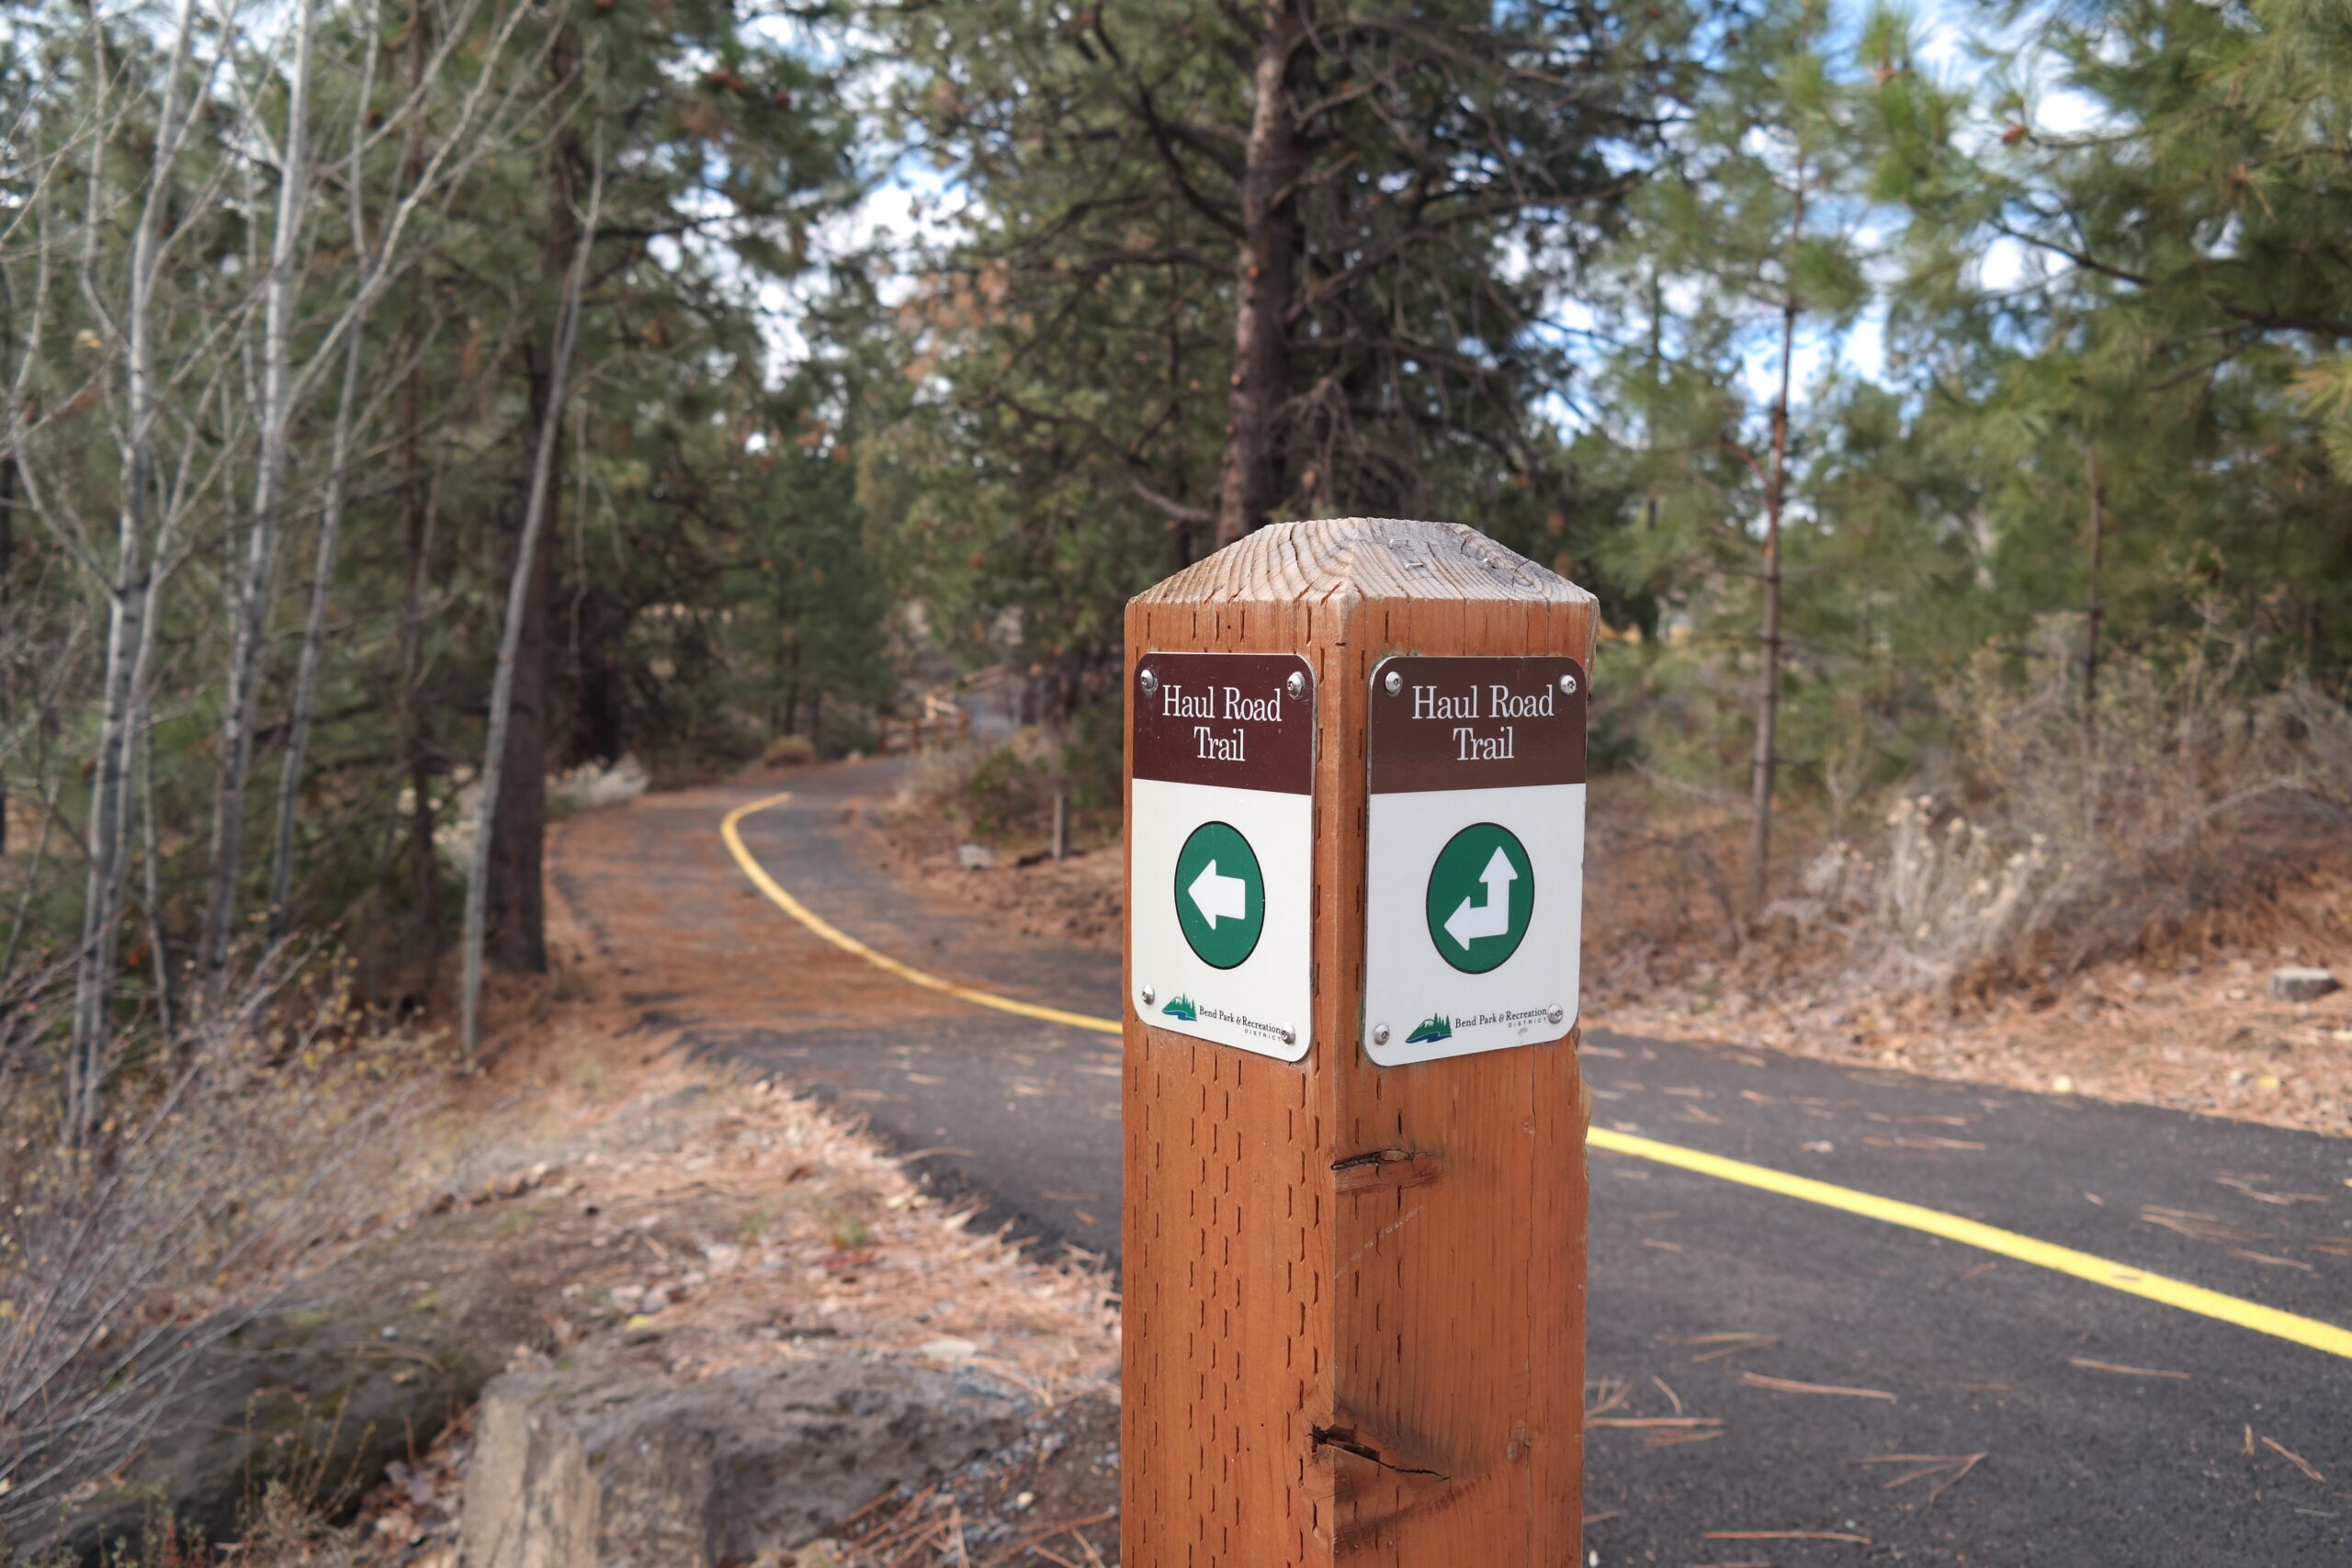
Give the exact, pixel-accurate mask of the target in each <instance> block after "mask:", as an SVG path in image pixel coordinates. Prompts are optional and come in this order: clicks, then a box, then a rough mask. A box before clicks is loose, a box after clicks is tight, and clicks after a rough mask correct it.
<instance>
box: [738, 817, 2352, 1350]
mask: <svg viewBox="0 0 2352 1568" xmlns="http://www.w3.org/2000/svg"><path fill="white" fill-rule="evenodd" d="M791 798H792V792H791V791H789V790H786V791H785V792H784V793H783V794H781V795H769V796H767V797H766V798H765V799H763V800H754V801H752V803H750V804H749V805H747V806H739V807H736V808H735V809H734V810H732V811H730V812H729V813H728V814H727V816H726V818H725V819H724V820H722V821H721V822H720V823H719V825H718V832H719V836H720V837H721V838H723V839H725V840H727V848H728V852H729V853H731V854H732V855H733V856H734V857H735V863H736V864H737V865H739V866H741V867H742V868H743V874H744V875H746V876H748V877H750V878H751V879H752V886H755V887H757V888H758V889H759V890H760V891H761V892H763V893H764V894H766V895H767V897H768V898H769V900H770V901H771V902H772V903H774V904H775V906H776V908H780V909H782V910H783V911H784V912H785V913H786V914H787V915H790V916H791V917H792V918H793V919H796V920H797V921H799V922H800V923H801V924H802V925H803V926H806V927H807V928H808V929H809V931H813V932H815V933H816V934H817V935H818V936H820V937H822V938H823V939H824V940H825V941H827V942H831V943H832V944H833V945H834V946H835V947H838V948H840V949H841V950H842V952H843V953H853V954H854V955H856V956H857V957H859V958H863V959H865V961H866V962H867V963H868V964H874V965H876V967H877V968H881V969H885V970H888V972H889V973H891V974H893V975H896V976H898V977H899V979H901V980H904V981H906V982H907V983H908V984H910V985H914V986H921V987H923V988H924V989H926V990H933V991H940V992H944V993H945V994H946V995H948V996H951V997H955V998H959V999H960V1000H963V1001H967V1002H970V1003H972V1004H973V1005H974V1006H976V1007H984V1008H994V1009H996V1010H998V1011H999V1012H1009V1013H1017V1014H1019V1015H1020V1016H1021V1017H1023V1018H1035V1019H1042V1020H1044V1021H1046V1022H1047V1023H1061V1024H1067V1025H1069V1027H1071V1028H1073V1029H1086V1030H1091V1031H1093V1032H1096V1033H1098V1034H1117V1033H1119V1032H1120V1026H1119V1021H1118V1020H1116V1019H1110V1018H1095V1017H1091V1016H1090V1015H1088V1014H1086V1013H1080V1012H1065V1011H1063V1010H1061V1009H1059V1008H1049V1007H1039V1006H1038V1005H1036V1004H1035V1003H1034V1002H1023V1001H1016V1000H1014V999H1013V998H1011V997H1001V996H998V995H996V994H995V993H994V992H992V991H982V990H978V989H975V988H974V987H969V986H959V985H957V984H956V983H955V982H954V981H952V980H943V979H941V978H940V977H939V976H936V975H926V974H925V973H923V972H922V970H920V969H917V968H915V967H913V966H912V965H910V964H901V963H899V961H898V960H897V959H895V958H893V957H891V956H890V955H889V954H888V953H878V952H876V951H875V950H874V949H873V948H871V947H868V946H867V945H866V944H865V943H864V942H860V941H858V940H857V939H856V938H855V937H854V936H851V935H850V934H849V933H848V932H847V931H842V930H841V929H840V928H839V927H837V926H835V925H833V924H831V922H830V921H828V920H826V919H824V918H823V917H821V916H820V915H819V914H817V913H816V911H814V910H813V909H811V908H809V906H807V905H806V904H803V903H802V902H801V901H800V900H799V899H797V898H795V897H793V896H792V895H791V894H789V893H787V892H786V891H785V890H784V887H783V886H781V885H780V884H779V883H778V882H777V881H776V879H775V877H773V876H770V875H769V874H768V873H767V869H766V868H765V867H763V865H761V864H760V863H759V862H758V861H757V860H756V859H754V858H753V857H752V852H751V851H750V850H748V849H746V848H744V846H743V835H742V833H741V830H740V828H739V824H741V822H742V820H743V818H746V817H749V816H751V815H752V814H753V813H755V812H760V811H765V810H767V809H768V808H769V807H775V806H781V805H783V804H784V803H785V802H786V801H787V800H790V799H791ZM1587 1141H1588V1142H1589V1144H1590V1145H1591V1146H1592V1147H1594V1148H1597V1149H1602V1150H1605V1151H1607V1152H1608V1153H1611V1154H1618V1155H1630V1156H1633V1157H1634V1158H1636V1159H1645V1160H1651V1161H1655V1162H1656V1163H1657V1164H1659V1165H1669V1166H1673V1167H1675V1168H1678V1169H1681V1170H1688V1171H1692V1172H1695V1173H1696V1174H1698V1175H1701V1176H1711V1177H1713V1178H1714V1179H1716V1180H1718V1181H1729V1182H1734V1183H1736V1184H1737V1185H1739V1186H1742V1187H1752V1188H1755V1189H1756V1190H1758V1191H1762V1192H1771V1193H1776V1194H1778V1195H1779V1196H1781V1197H1783V1198H1794V1199H1797V1200H1798V1201H1802V1202H1806V1203H1815V1204H1818V1205H1820V1206H1821V1207H1822V1208H1825V1209H1835V1210H1837V1211H1838V1212H1839V1213H1847V1214H1858V1215H1860V1216H1861V1217H1862V1218H1863V1219H1868V1220H1877V1221H1879V1222H1880V1223H1881V1224H1890V1225H1900V1226H1901V1227H1903V1228H1904V1229H1905V1230H1913V1231H1917V1232H1920V1233H1921V1234H1922V1235H1932V1236H1939V1237H1941V1238H1942V1239H1944V1240H1946V1241H1953V1242H1958V1243H1960V1244H1961V1245H1962V1246H1963V1247H1975V1248H1977V1249H1978V1250H1979V1251H1983V1252H1990V1253H1993V1254H1995V1255H1996V1256H1997V1257H2001V1258H2011V1259H2014V1260H2015V1261H2017V1262H2019V1263H2029V1264H2031V1265H2032V1266H2033V1267H2035V1268H2037V1269H2049V1270H2051V1271H2052V1273H2058V1274H2065V1275H2069V1276H2071V1277H2073V1278H2075V1279H2077V1280H2086V1281H2087V1282H2088V1283H2090V1284H2094V1285H2101V1286H2104V1287H2106V1288H2107V1289H2108V1290H2110V1291H2120V1292H2123V1293H2124V1294H2125V1295H2128V1296H2138V1297H2141V1298H2142V1299H2143V1300H2146V1301H2152V1302H2160V1303H2163V1304H2164V1305H2165V1306H2169V1307H2174V1308H2177V1310H2179V1311H2181V1312H2186V1313H2194V1314H2197V1315H2198V1316H2199V1317H2210V1318H2213V1319H2215V1320H2217V1321H2219V1322H2222V1323H2230V1324H2235V1325H2237V1326H2238V1327H2240V1328H2250V1329H2252V1330H2253V1331H2254V1332H2256V1334H2267V1335H2269V1336H2270V1337H2272V1338H2274V1339H2284V1340H2286V1341H2288V1342H2289V1343H2290V1344H2295V1345H2301V1346H2304V1347H2307V1348H2311V1349H2313V1350H2320V1351H2324V1352H2325V1353H2327V1354H2328V1355H2331V1356H2341V1357H2343V1358H2345V1359H2347V1360H2352V1329H2345V1328H2339V1327H2337V1326H2336V1325H2334V1324H2332V1323H2323V1322H2321V1321H2320V1320H2319V1319H2317V1318H2314V1317H2302V1316H2300V1315H2298V1314H2294V1313H2291V1312H2281V1311H2279V1310H2278V1308H2276V1307H2267V1306H2264V1305H2262V1304H2261V1303H2257V1302H2250V1301H2246V1300H2245V1299H2243V1298H2242V1297H2238V1296H2231V1295H2224V1294H2222V1292H2219V1291H2209V1290H2207V1289H2205V1288H2204V1287H2203V1286H2202V1285H2192V1284H2190V1283H2188V1281H2187V1280H2175V1279H2171V1278H2169V1277H2168V1276H2165V1275H2163V1274H2156V1273H2151V1272H2150V1271H2149V1270H2147V1269H2135V1268H2133V1267H2131V1265H2129V1264H2125V1263H2117V1262H2114V1261H2112V1260H2111V1259H2109V1258H2100V1257H2098V1256H2096V1255H2095V1254H2092V1253H2088V1252H2077V1251H2075V1249H2074V1248H2073V1247H2060V1246H2058V1245H2056V1244H2055V1243H2052V1242H2047V1241H2041V1240H2038V1239H2036V1238H2035V1237H2033V1236H2030V1235H2018V1233H2017V1232H2015V1231H2007V1230H2003V1229H2001V1228H2000V1227H1999V1226H1997V1225H1988V1224H1984V1223H1983V1222H1981V1221H1977V1220H1970V1219H1963V1218H1962V1217H1961V1216H1960V1215H1958V1214H1948V1213H1944V1212H1943V1211H1942V1210H1940V1209H1929V1208H1926V1207H1923V1206H1921V1205H1920V1204H1917V1203H1905V1202H1904V1201H1901V1200H1899V1199H1894V1198H1882V1197H1880V1196H1879V1195H1878V1194H1876V1193H1874V1192H1861V1191H1857V1190H1854V1189H1853V1188H1850V1187H1840V1186H1838V1185H1837V1184H1836V1183H1834V1182H1828V1181H1816V1180H1815V1179H1813V1178H1811V1177H1809V1176H1796V1175H1792V1174H1791V1173H1790V1172H1788V1171H1785V1170H1775V1169H1773V1168H1771V1167H1770V1166H1763V1165H1751V1164H1749V1163H1748V1162H1747V1161H1746V1160H1738V1159H1731V1158H1727V1157H1726V1156H1723V1155H1713V1154H1708V1153H1707V1152H1706V1151H1704V1150H1703V1149H1692V1148H1685V1147H1684V1146H1682V1145H1679V1144H1666V1143H1660V1142H1659V1141H1657V1139H1655V1138H1644V1137H1637V1136H1635V1135H1634V1134H1631V1133H1617V1132H1611V1131H1610V1130H1609V1129H1607V1128H1605V1127H1595V1128H1593V1129H1592V1130H1591V1132H1590V1133H1589V1134H1588V1135H1587Z"/></svg>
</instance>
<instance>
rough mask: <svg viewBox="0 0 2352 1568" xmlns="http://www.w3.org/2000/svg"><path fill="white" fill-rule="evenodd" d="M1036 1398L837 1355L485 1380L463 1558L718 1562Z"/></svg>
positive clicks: (597, 1566)
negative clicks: (678, 1374) (694, 1377)
mask: <svg viewBox="0 0 2352 1568" xmlns="http://www.w3.org/2000/svg"><path fill="white" fill-rule="evenodd" d="M1032 1411H1033V1406H1032V1404H1031V1403H1030V1401H1029V1400H1028V1399H1027V1398H1026V1397H1025V1396H1024V1395H1023V1394H1022V1393H1019V1392H1018V1391H1016V1390H1014V1389H1012V1388H1011V1387H1009V1386H1007V1385H1005V1384H1002V1383H1000V1382H995V1381H994V1380H992V1379H989V1378H986V1377H983V1376H980V1375H978V1374H977V1373H973V1372H969V1371H944V1370H942V1369H938V1368H933V1367H927V1366H920V1365H912V1364H909V1363H905V1362H898V1361H887V1360H874V1359H848V1358H843V1359H835V1360H822V1361H777V1362H769V1363H765V1364H763V1365H757V1366H750V1367H741V1368H737V1369H734V1370H732V1371H725V1372H720V1373H718V1374H717V1375H715V1376H712V1377H709V1378H707V1379H704V1380H703V1381H701V1382H679V1381H678V1380H677V1379H676V1378H674V1377H673V1376H672V1375H670V1374H668V1373H667V1372H664V1371H661V1370H660V1369H658V1368H654V1367H650V1366H646V1365H644V1364H641V1363H639V1364H628V1363H622V1364H606V1365H603V1366H589V1367H584V1368H582V1367H568V1368H558V1369H555V1370H553V1371H529V1372H514V1373H509V1374H507V1375H506V1376H503V1377H501V1378H499V1379H497V1380H496V1381H494V1382H492V1383H491V1385H490V1386H489V1388H487V1389H486V1390H484V1391H483V1394H482V1404H481V1415H480V1416H479V1418H478V1422H477V1425H476V1428H475V1438H474V1452H473V1461H472V1464H471V1468H470V1471H469V1475H468V1477H467V1482H466V1515H465V1533H464V1537H463V1541H462V1546H461V1551H460V1562H462V1564H463V1568H714V1565H716V1564H718V1563H719V1562H729V1561H733V1562H756V1561H760V1560H761V1559H762V1556H763V1553H764V1554H767V1555H768V1558H769V1560H773V1559H774V1557H775V1555H776V1554H779V1553H782V1552H786V1551H791V1550H792V1549H794V1548H796V1547H798V1546H801V1545H804V1544H806V1543H807V1542H809V1541H811V1540H815V1539H817V1538H818V1537H819V1536H820V1535H823V1534H824V1533H825V1532H826V1531H827V1530H828V1529H831V1527H832V1526H834V1525H836V1524H838V1523H840V1522H841V1521H842V1520H843V1519H845V1518H847V1517H850V1516H851V1515H853V1514H854V1513H856V1512H857V1511H858V1510H859V1509H861V1508H863V1507H865V1506H866V1505H867V1504H869V1503H871V1502H873V1501H874V1500H875V1498H876V1497H877V1496H879V1495H882V1494H883V1493H885V1492H888V1491H889V1490H891V1489H892V1488H893V1487H896V1486H899V1485H901V1484H922V1483H928V1482H931V1481H935V1480H937V1479H938V1478H939V1477H941V1476H943V1475H944V1474H946V1473H948V1472H951V1471H954V1470H956V1469H957V1468H958V1467H960V1466H963V1465H967V1464H969V1463H971V1462H973V1461H976V1460H978V1459H980V1458H982V1457H984V1456H986V1455H989V1454H991V1453H994V1452H996V1451H998V1450H1001V1449H1003V1448H1005V1447H1007V1446H1008V1445H1010V1444H1012V1443H1013V1442H1015V1441H1016V1440H1018V1439H1019V1438H1020V1436H1021V1433H1022V1431H1023V1427H1024V1425H1025V1424H1026V1422H1027V1420H1028V1418H1029V1416H1030V1415H1031V1414H1032Z"/></svg>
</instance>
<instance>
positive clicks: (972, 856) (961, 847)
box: [956, 844, 996, 871]
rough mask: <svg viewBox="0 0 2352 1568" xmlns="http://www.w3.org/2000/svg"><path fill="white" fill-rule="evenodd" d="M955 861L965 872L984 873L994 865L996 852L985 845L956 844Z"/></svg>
mask: <svg viewBox="0 0 2352 1568" xmlns="http://www.w3.org/2000/svg"><path fill="white" fill-rule="evenodd" d="M956 861H957V862H958V863H960V864H961V865H962V866H963V867H964V869H965V870H966V871H986V870H988V869H989V867H990V866H992V865H994V864H995V863H996V852H995V851H994V850H992V849H990V848H989V847H988V846H987V845H986V844H958V845H956Z"/></svg>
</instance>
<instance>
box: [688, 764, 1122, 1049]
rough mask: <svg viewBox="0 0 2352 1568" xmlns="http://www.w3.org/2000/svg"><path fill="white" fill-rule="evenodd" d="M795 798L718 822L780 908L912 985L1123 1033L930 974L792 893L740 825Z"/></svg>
mask: <svg viewBox="0 0 2352 1568" xmlns="http://www.w3.org/2000/svg"><path fill="white" fill-rule="evenodd" d="M791 798H792V792H791V791H790V790H786V791H785V792H784V793H782V794H781V795H769V796H767V797H766V798H765V799H763V800H754V801H752V803H751V804H749V805H748V806H739V807H736V808H735V809H734V810H732V811H730V812H729V813H728V814H727V816H726V817H725V818H724V819H722V820H721V821H720V822H719V824H718V836H719V837H720V838H722V839H724V840H727V852H728V853H729V854H731V855H733V856H734V857H735V863H736V864H737V865H740V866H741V867H742V868H743V874H744V875H746V876H748V877H750V878H751V879H752V886H754V887H757V888H758V889H759V890H760V891H761V892H763V893H764V894H766V895H767V896H768V900H769V902H771V903H773V904H774V905H775V907H776V908H779V909H782V910H783V911H784V912H785V913H786V914H787V915H790V916H791V917H792V918H793V919H796V920H798V921H799V922H800V923H801V924H802V925H804V926H806V927H808V928H809V930H810V931H814V932H815V933H816V934H817V935H819V936H820V937H822V938H824V939H825V940H826V941H827V942H831V943H832V944H833V945H834V946H835V947H838V948H840V949H841V950H842V952H843V953H853V954H854V955H855V956H857V957H859V958H863V959H865V961H866V962H867V963H868V964H873V965H874V966H875V967H876V968H878V969H886V970H888V971H889V972H890V973H891V974H893V975H896V976H898V977H899V979H901V980H904V981H905V982H907V984H909V985H910V986H921V987H922V988H923V989H925V990H927V991H942V992H944V993H945V994H947V995H948V996H951V997H954V998H957V999H958V1000H960V1001H967V1002H970V1003H971V1004H972V1005H973V1006H975V1007H984V1008H994V1009H996V1010H997V1011H999V1012H1010V1013H1018V1014H1019V1015H1020V1016H1022V1017H1023V1018H1035V1019H1043V1020H1044V1021H1046V1022H1047V1023H1062V1024H1068V1025H1069V1027H1070V1028H1072V1029H1086V1030H1091V1031H1093V1032H1095V1033H1097V1034H1116V1033H1118V1032H1119V1024H1118V1021H1117V1020H1116V1019H1109V1018H1092V1017H1090V1016H1088V1015H1087V1014H1085V1013H1082V1012H1064V1011H1063V1010H1061V1009H1059V1008H1049V1007H1040V1006H1038V1005H1037V1004H1036V1003H1035V1002H1023V1001H1015V1000H1014V999H1013V998H1011V997H1000V996H998V995H997V994H996V993H995V992H993V991H980V990H975V989H973V988H972V987H969V986H959V985H957V984H956V982H955V981H953V980H943V979H941V978H940V977H939V976H936V975H926V974H924V973H923V972H922V970H920V969H917V968H915V967H914V966H913V965H912V964H901V963H899V961H898V960H897V959H895V958H893V957H891V956H890V955H889V954H888V953H877V952H876V951H875V950H874V949H873V948H870V947H868V946H866V945H865V943H864V942H860V941H858V940H857V938H855V937H854V936H852V935H850V934H849V932H847V931H843V930H842V929H841V928H840V927H839V926H836V925H834V924H833V923H832V922H831V921H830V920H828V919H825V918H824V917H823V916H822V915H820V914H818V913H817V911H816V910H814V909H811V908H809V906H808V905H806V904H803V903H802V902H801V901H800V900H799V899H797V898H795V897H793V896H792V895H791V894H789V893H787V892H786V891H785V890H784V887H783V886H782V885H781V884H780V883H778V882H777V881H776V879H775V877H773V876H770V875H769V874H767V868H766V867H764V866H763V865H762V864H760V863H759V862H758V861H757V860H756V859H754V858H752V852H751V851H750V850H748V849H745V848H744V847H743V834H742V831H741V827H740V826H739V825H740V824H741V822H742V820H743V818H746V817H749V816H751V815H752V814H753V813H754V812H760V811H765V810H767V809H768V808H769V807H775V806H782V805H783V804H784V803H785V802H786V801H787V800H790V799H791Z"/></svg>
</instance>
